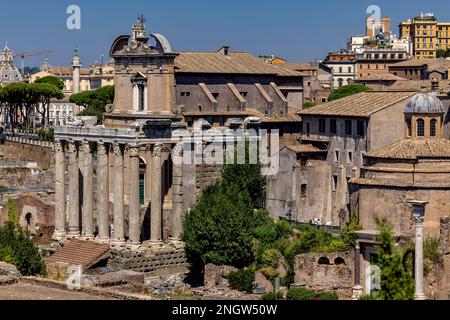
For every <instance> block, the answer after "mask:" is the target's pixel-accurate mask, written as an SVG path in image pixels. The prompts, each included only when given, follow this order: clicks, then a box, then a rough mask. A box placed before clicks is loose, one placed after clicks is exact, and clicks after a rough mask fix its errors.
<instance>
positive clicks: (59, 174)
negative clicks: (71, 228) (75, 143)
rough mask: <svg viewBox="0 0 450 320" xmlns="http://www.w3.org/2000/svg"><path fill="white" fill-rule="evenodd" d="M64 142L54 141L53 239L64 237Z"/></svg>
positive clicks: (57, 239)
mask: <svg viewBox="0 0 450 320" xmlns="http://www.w3.org/2000/svg"><path fill="white" fill-rule="evenodd" d="M64 158H65V154H64V143H63V142H62V141H56V142H55V233H54V235H53V240H55V241H61V240H64V239H65V238H66V235H67V234H66V193H65V192H66V182H65V180H66V178H65V175H66V168H65V159H64Z"/></svg>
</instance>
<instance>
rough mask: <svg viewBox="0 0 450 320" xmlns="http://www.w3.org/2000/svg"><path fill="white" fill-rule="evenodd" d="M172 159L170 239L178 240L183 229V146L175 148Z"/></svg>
mask: <svg viewBox="0 0 450 320" xmlns="http://www.w3.org/2000/svg"><path fill="white" fill-rule="evenodd" d="M174 151H175V152H174V153H175V156H174V157H173V158H172V192H173V194H172V228H171V238H172V239H173V240H180V237H181V232H182V229H183V221H182V215H183V145H182V144H178V145H177V146H176V147H175V150H174Z"/></svg>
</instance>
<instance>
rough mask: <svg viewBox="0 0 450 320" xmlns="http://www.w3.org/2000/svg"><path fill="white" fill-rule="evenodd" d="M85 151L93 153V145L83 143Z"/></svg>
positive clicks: (86, 142) (87, 142)
mask: <svg viewBox="0 0 450 320" xmlns="http://www.w3.org/2000/svg"><path fill="white" fill-rule="evenodd" d="M83 151H84V152H85V153H90V152H91V151H92V147H91V143H90V142H89V141H83Z"/></svg>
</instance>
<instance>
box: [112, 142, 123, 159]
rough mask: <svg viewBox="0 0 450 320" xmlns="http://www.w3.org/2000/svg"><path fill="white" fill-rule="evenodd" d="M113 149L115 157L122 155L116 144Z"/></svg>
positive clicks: (119, 147)
mask: <svg viewBox="0 0 450 320" xmlns="http://www.w3.org/2000/svg"><path fill="white" fill-rule="evenodd" d="M113 149H114V155H116V156H121V155H122V147H121V146H120V144H118V143H117V142H115V143H114V145H113Z"/></svg>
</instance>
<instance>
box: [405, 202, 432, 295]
mask: <svg viewBox="0 0 450 320" xmlns="http://www.w3.org/2000/svg"><path fill="white" fill-rule="evenodd" d="M407 202H408V204H409V205H411V206H412V207H413V219H414V224H415V227H416V257H415V275H414V279H415V287H416V293H415V299H416V300H426V299H427V297H426V296H425V294H424V292H423V222H424V220H425V207H426V205H427V204H428V202H427V201H417V200H408V201H407Z"/></svg>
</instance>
